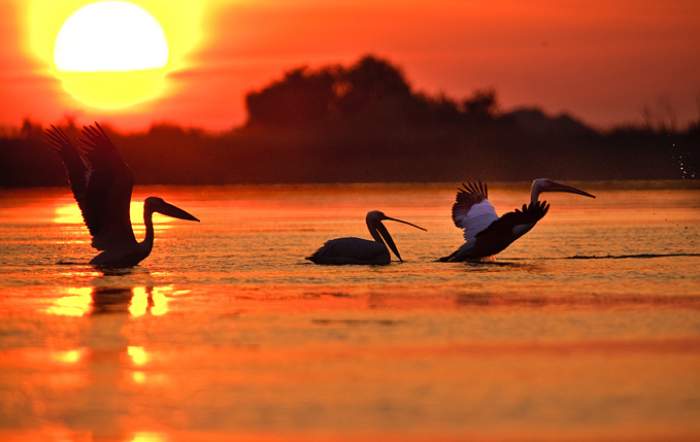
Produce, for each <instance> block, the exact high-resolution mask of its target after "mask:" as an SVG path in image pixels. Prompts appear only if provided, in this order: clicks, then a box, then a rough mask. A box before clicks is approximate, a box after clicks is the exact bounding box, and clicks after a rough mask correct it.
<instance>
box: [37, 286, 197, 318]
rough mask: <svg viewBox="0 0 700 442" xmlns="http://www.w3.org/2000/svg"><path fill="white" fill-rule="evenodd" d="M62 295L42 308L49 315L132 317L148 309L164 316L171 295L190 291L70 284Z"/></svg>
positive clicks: (172, 288)
mask: <svg viewBox="0 0 700 442" xmlns="http://www.w3.org/2000/svg"><path fill="white" fill-rule="evenodd" d="M64 292H65V293H66V295H65V296H60V297H58V298H55V299H53V300H52V301H51V305H49V306H48V307H46V308H45V309H44V310H43V311H44V312H45V313H47V314H50V315H56V316H72V317H80V316H85V315H88V314H100V313H113V312H118V311H121V310H123V311H125V312H128V313H129V315H130V316H131V317H132V318H139V317H142V316H144V315H146V314H147V313H150V314H151V315H152V316H164V315H166V314H167V313H168V311H169V303H170V298H171V296H179V295H184V294H187V293H189V290H176V289H175V288H174V286H173V285H165V286H160V287H147V286H136V287H133V288H131V289H129V288H109V287H69V288H66V289H64Z"/></svg>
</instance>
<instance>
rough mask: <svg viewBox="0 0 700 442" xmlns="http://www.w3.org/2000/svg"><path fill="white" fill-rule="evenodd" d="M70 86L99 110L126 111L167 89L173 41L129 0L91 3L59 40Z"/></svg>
mask: <svg viewBox="0 0 700 442" xmlns="http://www.w3.org/2000/svg"><path fill="white" fill-rule="evenodd" d="M53 55H54V57H53V59H54V65H55V69H56V73H57V76H58V77H59V78H60V79H61V81H62V83H63V87H64V89H65V90H66V91H67V92H68V93H69V94H70V95H71V96H73V97H74V98H75V99H77V100H78V101H80V102H81V103H83V104H85V105H88V106H91V107H94V108H98V109H107V110H109V109H122V108H125V107H129V106H132V105H134V104H137V103H141V102H144V101H147V100H150V99H153V98H155V97H157V96H159V95H161V93H162V92H163V90H164V88H165V74H166V69H165V68H166V66H167V65H168V56H169V48H168V41H167V38H166V36H165V33H164V32H163V29H162V27H161V25H160V24H159V23H158V21H157V20H156V19H155V18H154V17H153V16H152V15H151V14H149V13H148V12H147V11H146V10H145V9H143V8H141V7H139V6H137V5H135V4H133V3H130V2H126V1H101V2H95V3H90V4H87V5H85V6H83V7H81V8H79V9H78V10H76V11H75V12H74V13H73V14H72V15H70V16H69V17H68V18H67V19H66V20H65V22H64V23H63V25H62V26H61V28H60V31H59V32H58V34H57V36H56V40H55V44H54V54H53Z"/></svg>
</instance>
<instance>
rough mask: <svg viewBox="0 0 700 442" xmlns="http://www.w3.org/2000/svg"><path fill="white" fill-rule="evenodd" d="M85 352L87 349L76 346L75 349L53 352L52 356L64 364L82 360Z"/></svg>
mask: <svg viewBox="0 0 700 442" xmlns="http://www.w3.org/2000/svg"><path fill="white" fill-rule="evenodd" d="M84 354H85V349H82V348H76V349H73V350H66V351H55V352H52V353H51V358H52V359H53V360H54V361H56V362H60V363H62V364H67V365H69V364H75V363H77V362H80V360H81V359H82V358H83V355H84Z"/></svg>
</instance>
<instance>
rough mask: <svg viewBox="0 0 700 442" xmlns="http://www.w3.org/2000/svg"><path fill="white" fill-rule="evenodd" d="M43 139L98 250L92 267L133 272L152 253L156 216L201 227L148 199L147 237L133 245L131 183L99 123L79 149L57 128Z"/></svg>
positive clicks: (89, 128) (145, 211)
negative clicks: (63, 171) (60, 163)
mask: <svg viewBox="0 0 700 442" xmlns="http://www.w3.org/2000/svg"><path fill="white" fill-rule="evenodd" d="M46 138H47V141H48V142H49V144H50V146H51V147H52V148H53V149H54V150H55V151H56V152H57V153H58V155H59V156H60V157H61V160H62V161H63V165H64V166H65V168H66V172H67V174H68V180H69V181H70V186H71V190H72V191H73V196H74V197H75V200H76V202H77V203H78V207H80V211H81V213H82V215H83V220H84V221H85V225H87V227H88V229H89V230H90V234H91V235H92V247H94V248H95V249H97V250H100V253H99V254H98V255H97V256H95V257H94V258H92V260H91V261H90V264H93V265H95V266H103V267H131V266H135V265H136V264H138V263H139V262H141V261H142V260H143V259H145V258H146V257H147V256H148V255H149V254H150V253H151V249H152V248H153V237H154V233H153V220H152V218H153V213H154V212H158V213H162V214H163V215H167V216H171V217H173V218H179V219H184V220H189V221H199V220H198V219H197V218H195V217H194V216H193V215H191V214H189V213H187V212H185V211H184V210H182V209H180V208H178V207H175V206H174V205H172V204H169V203H167V202H165V201H164V200H163V199H162V198H159V197H154V196H150V197H148V198H146V200H145V201H144V205H143V220H144V224H145V225H146V237H145V239H144V240H143V241H141V242H137V241H136V238H135V237H134V231H133V229H132V227H131V219H130V217H129V206H130V203H131V190H132V188H133V187H134V178H133V175H132V173H131V170H130V169H129V166H127V164H126V163H125V162H124V159H122V157H121V155H120V154H119V151H118V150H117V148H116V147H115V146H114V144H112V142H111V141H110V139H109V137H108V136H107V134H106V133H105V131H104V130H103V129H102V127H100V125H99V124H97V123H95V125H94V126H85V127H84V128H83V131H82V137H81V138H80V143H79V144H78V146H79V147H76V146H75V145H73V144H72V143H71V141H70V139H69V138H68V136H66V134H65V132H63V130H61V129H59V128H57V127H55V126H51V129H49V130H47V131H46Z"/></svg>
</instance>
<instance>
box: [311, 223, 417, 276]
mask: <svg viewBox="0 0 700 442" xmlns="http://www.w3.org/2000/svg"><path fill="white" fill-rule="evenodd" d="M384 220H386V221H396V222H398V223H403V224H408V225H409V226H412V227H415V228H416V229H420V230H423V231H427V230H426V229H424V228H423V227H420V226H417V225H415V224H412V223H409V222H408V221H403V220H400V219H397V218H391V217H389V216H386V215H385V214H384V213H383V212H380V211H378V210H373V211H371V212H368V213H367V217H366V218H365V221H366V222H367V228H368V229H369V233H370V235H372V238H374V241H370V240H368V239H362V238H354V237H347V238H336V239H331V240H329V241H326V243H325V244H323V245H322V246H321V248H319V249H318V250H317V251H316V252H314V254H313V255H311V256H308V257H307V258H306V259H308V260H309V261H311V262H313V263H315V264H327V265H343V264H365V265H387V264H389V263H390V262H391V255H389V250H388V249H387V246H389V248H390V249H391V251H392V252H394V255H396V257H397V258H398V259H399V261H401V262H403V259H401V255H400V254H399V249H397V248H396V244H394V240H393V239H392V238H391V235H390V234H389V231H388V230H387V229H386V227H384V224H382V221H384Z"/></svg>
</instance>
